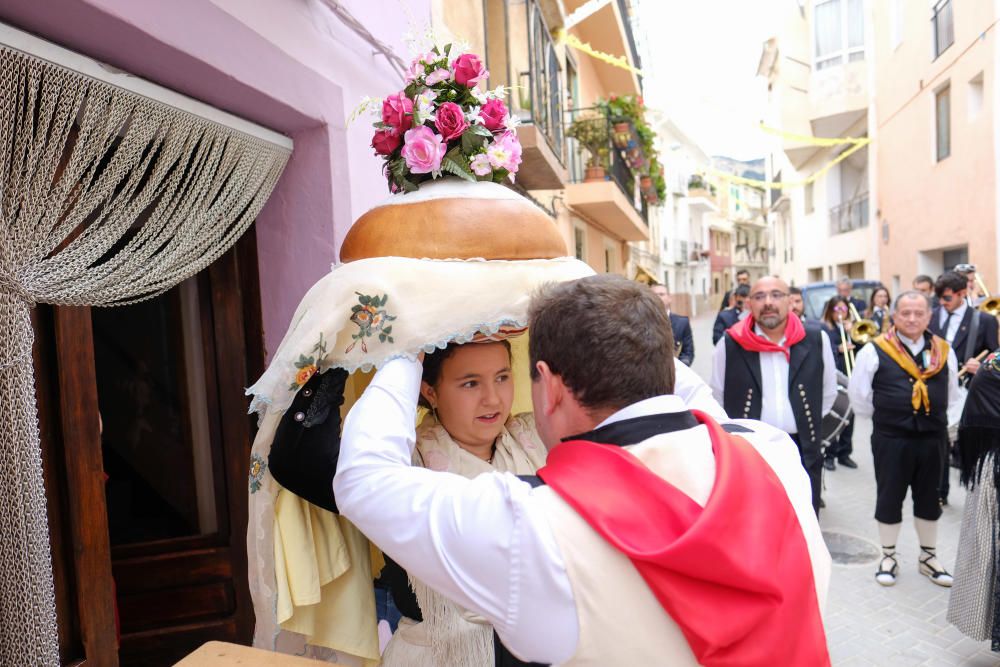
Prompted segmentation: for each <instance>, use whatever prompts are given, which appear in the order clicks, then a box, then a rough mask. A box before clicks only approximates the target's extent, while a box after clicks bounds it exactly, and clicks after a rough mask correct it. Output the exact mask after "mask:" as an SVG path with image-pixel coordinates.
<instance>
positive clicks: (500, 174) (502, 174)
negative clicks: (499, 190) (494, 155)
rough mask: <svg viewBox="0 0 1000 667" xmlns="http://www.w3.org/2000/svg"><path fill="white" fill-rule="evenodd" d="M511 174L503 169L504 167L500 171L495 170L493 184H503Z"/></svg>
mask: <svg viewBox="0 0 1000 667" xmlns="http://www.w3.org/2000/svg"><path fill="white" fill-rule="evenodd" d="M509 174H510V172H509V171H507V170H506V169H503V168H502V167H501V168H499V169H494V170H493V182H494V183H503V179H505V178H507V176H508V175H509Z"/></svg>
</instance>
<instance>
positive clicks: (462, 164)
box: [441, 155, 476, 183]
mask: <svg viewBox="0 0 1000 667" xmlns="http://www.w3.org/2000/svg"><path fill="white" fill-rule="evenodd" d="M441 171H446V172H448V173H449V174H452V175H453V176H458V177H459V178H464V179H465V180H467V181H472V182H473V183H474V182H475V181H476V176H475V174H473V173H472V170H471V169H470V168H469V161H468V160H467V159H465V156H464V155H458V156H455V157H449V156H448V155H446V156H445V158H444V159H443V160H441Z"/></svg>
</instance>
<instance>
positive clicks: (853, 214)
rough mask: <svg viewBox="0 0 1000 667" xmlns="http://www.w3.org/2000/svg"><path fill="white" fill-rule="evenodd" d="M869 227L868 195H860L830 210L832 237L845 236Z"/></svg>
mask: <svg viewBox="0 0 1000 667" xmlns="http://www.w3.org/2000/svg"><path fill="white" fill-rule="evenodd" d="M867 226H868V193H867V192H865V193H863V194H861V195H858V196H857V197H855V198H854V199H850V200H848V201H846V202H844V203H843V204H840V205H839V206H834V207H833V208H831V209H830V235H831V236H832V235H834V234H843V233H845V232H851V231H854V230H855V229H861V228H862V227H867Z"/></svg>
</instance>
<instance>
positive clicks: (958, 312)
mask: <svg viewBox="0 0 1000 667" xmlns="http://www.w3.org/2000/svg"><path fill="white" fill-rule="evenodd" d="M968 309H969V304H967V303H966V302H965V301H962V304H961V305H960V306H959V307H958V308H956V309H955V312H954V313H952V314H951V321H950V322H948V311H947V310H946V309H945V308H943V307H942V308H941V315H940V316H939V317H940V319H939V320H938V327H939V328H941V329H944V323H945V322H948V330H947V331H945V332H944V336H943V338H944V339H945V340H946V341H948V345H951V344H953V343H954V342H955V336H957V335H958V327H959V326H961V324H962V319H963V318H964V317H965V311H967V310H968Z"/></svg>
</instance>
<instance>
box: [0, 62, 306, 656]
mask: <svg viewBox="0 0 1000 667" xmlns="http://www.w3.org/2000/svg"><path fill="white" fill-rule="evenodd" d="M289 154H290V151H289V150H288V149H286V148H285V147H282V146H278V145H275V144H272V143H270V142H267V141H264V140H263V139H260V138H257V137H254V136H251V135H249V134H245V133H243V132H239V131H236V130H234V129H232V128H229V127H226V126H224V125H221V124H219V123H216V122H214V121H210V120H206V119H204V118H201V117H199V116H196V115H194V114H191V113H188V112H186V111H182V110H179V109H176V108H174V107H171V106H167V105H165V104H163V103H160V102H157V101H155V100H152V99H149V98H147V97H143V96H140V95H138V94H136V93H133V92H131V91H128V90H124V89H122V88H119V87H116V86H113V85H110V84H108V83H106V82H103V81H99V80H97V79H94V78H91V77H88V76H86V75H83V74H81V73H78V72H74V71H72V70H69V69H66V68H64V67H62V66H59V65H56V64H53V63H50V62H48V61H45V60H41V59H39V58H36V57H34V56H32V55H29V54H26V53H23V52H21V51H18V50H15V49H12V48H9V47H6V46H4V45H0V527H2V529H0V581H3V586H2V587H0V665H15V664H18V665H58V664H59V655H58V640H57V636H56V617H55V602H54V594H53V581H52V565H51V558H50V552H49V540H48V526H47V519H46V507H45V490H44V487H43V481H42V466H41V451H40V446H39V439H38V418H37V410H36V405H35V390H34V378H33V369H32V360H31V350H32V339H33V336H32V328H31V321H30V317H29V316H30V309H31V308H32V306H33V305H34V304H35V303H50V304H61V305H79V306H83V305H89V306H114V305H123V304H127V303H134V302H136V301H141V300H143V299H149V298H151V297H154V296H156V295H158V294H161V293H162V292H164V291H166V290H167V289H169V288H171V287H172V286H174V285H176V284H177V283H179V282H181V281H182V280H184V279H186V278H188V277H189V276H191V275H193V274H194V273H196V272H198V271H199V270H201V269H202V268H204V267H206V266H208V265H209V264H210V263H211V262H213V261H214V260H215V259H216V258H218V257H219V256H220V255H221V254H222V253H224V252H225V251H226V250H227V249H228V248H229V247H230V246H231V245H232V244H233V243H234V242H235V241H236V240H237V239H238V238H239V236H240V235H241V234H242V233H243V232H244V231H245V230H246V229H247V227H248V226H249V225H250V223H251V222H253V220H254V218H255V217H256V215H257V213H258V212H259V211H260V209H261V207H262V206H263V205H264V202H265V201H266V200H267V198H268V196H269V195H270V194H271V191H272V189H273V188H274V186H275V183H276V182H277V180H278V177H279V176H280V175H281V172H282V170H283V169H284V166H285V164H286V162H287V160H288V157H289Z"/></svg>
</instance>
